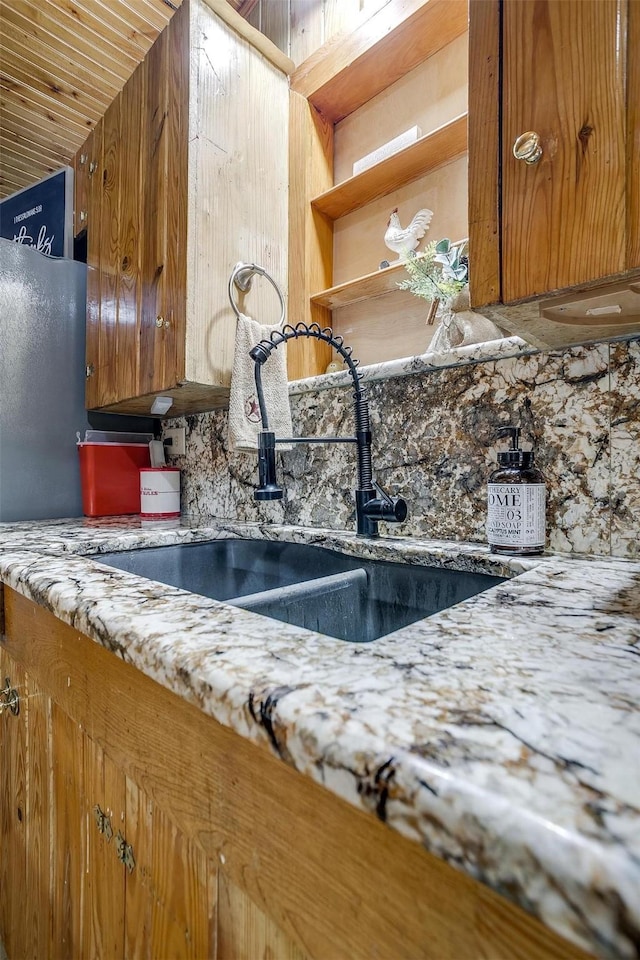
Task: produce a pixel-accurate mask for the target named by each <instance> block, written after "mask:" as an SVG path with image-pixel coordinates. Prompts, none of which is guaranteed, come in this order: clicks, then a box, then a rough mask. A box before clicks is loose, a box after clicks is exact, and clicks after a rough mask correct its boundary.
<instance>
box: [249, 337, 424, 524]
mask: <svg viewBox="0 0 640 960" xmlns="http://www.w3.org/2000/svg"><path fill="white" fill-rule="evenodd" d="M297 337H313V338H315V339H316V340H323V341H324V342H325V343H328V344H329V345H330V346H332V347H333V348H334V349H335V350H337V352H338V353H339V354H340V356H341V357H342V359H343V360H344V362H345V363H346V364H347V367H348V368H349V373H350V374H351V377H352V379H353V387H354V394H353V399H354V413H355V422H356V430H355V436H354V437H276V436H275V434H274V433H273V432H272V431H271V430H269V419H268V415H267V410H266V405H265V401H264V393H263V389H262V372H261V370H262V365H263V364H264V363H266V362H267V360H268V359H269V357H270V356H271V353H272V352H273V350H275V349H277V347H279V346H280V344H282V343H285V342H286V341H287V340H291V339H294V338H297ZM249 356H250V357H251V359H252V360H253V361H254V363H255V379H256V393H257V395H258V404H259V406H260V416H261V418H262V427H263V429H262V430H261V431H260V433H259V435H258V476H259V486H258V487H257V489H256V490H255V492H254V497H255V499H256V500H281V499H282V487H280V486H278V483H277V480H276V458H275V451H276V443H355V444H356V445H357V455H358V488H357V490H356V491H355V499H356V529H357V533H358V534H359V535H360V536H364V537H377V536H378V521H379V520H386V521H387V522H392V523H402V521H403V520H405V519H406V516H407V504H406V501H404V500H403V499H402V498H401V497H390V496H388V495H387V494H386V493H385V492H384V490H382V489H381V488H380V487H379V486H378V485H377V484H376V483H375V481H374V480H373V473H372V466H371V427H370V424H369V402H368V400H367V397H366V394H365V392H364V390H363V389H362V388H361V386H360V374H359V373H358V371H357V369H356V368H357V365H358V361H357V360H353V359H352V357H351V347H345V346H344V342H343V340H342V337H340V336H334V333H333V330H332V329H331V327H325V328H324V329H321V328H320V326H319V325H318V324H317V323H312V324H311V325H310V326H307V325H306V323H298V324H296V326H295V327H293V326H291V325H290V324H286V325H285V326H284V327H283V328H282V330H275V331H274V332H273V333H272V334H271V336H270V339H269V340H261V341H260V342H259V343H257V344H256V346H255V347H254V348H253V349H252V350H250V351H249Z"/></svg>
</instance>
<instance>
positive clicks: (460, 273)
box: [398, 238, 469, 302]
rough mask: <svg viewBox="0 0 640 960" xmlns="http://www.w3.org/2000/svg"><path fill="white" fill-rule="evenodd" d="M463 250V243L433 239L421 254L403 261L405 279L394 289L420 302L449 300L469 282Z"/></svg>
mask: <svg viewBox="0 0 640 960" xmlns="http://www.w3.org/2000/svg"><path fill="white" fill-rule="evenodd" d="M465 251H466V243H462V244H460V243H457V244H453V243H451V241H450V240H448V239H447V238H445V239H443V240H438V241H435V240H433V241H432V242H431V243H429V244H428V245H427V246H426V247H425V249H424V250H423V251H422V253H418V254H414V255H413V256H410V257H408V258H407V259H406V260H405V264H404V266H405V269H406V271H407V273H408V274H409V276H408V278H407V279H406V280H402V281H401V282H400V283H399V284H398V286H399V287H400V289H401V290H410V291H411V293H413V294H414V295H415V296H416V297H422V298H423V299H424V300H434V299H435V298H436V297H438V298H439V299H440V300H444V301H445V302H446V301H450V300H452V299H453V297H455V295H456V294H457V293H459V292H460V291H461V290H464V288H465V287H466V285H467V283H468V280H469V259H468V257H467V256H466V252H465Z"/></svg>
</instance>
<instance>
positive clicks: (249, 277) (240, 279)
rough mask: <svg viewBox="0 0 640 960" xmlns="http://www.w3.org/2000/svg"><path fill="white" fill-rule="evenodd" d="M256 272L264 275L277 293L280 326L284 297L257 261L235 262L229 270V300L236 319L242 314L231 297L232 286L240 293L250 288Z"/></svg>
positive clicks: (283, 309)
mask: <svg viewBox="0 0 640 960" xmlns="http://www.w3.org/2000/svg"><path fill="white" fill-rule="evenodd" d="M255 273H257V274H258V275H259V276H261V277H264V278H265V280H268V281H269V283H270V284H271V286H272V287H273V289H274V290H275V292H276V293H277V294H278V300H279V301H280V326H282V325H283V323H284V314H285V308H284V297H283V295H282V290H281V289H280V287H279V286H278V284H277V283H276V282H275V280H274V279H273V277H272V276H271V274H270V273H267V271H266V270H265V269H264V267H259V266H258V264H257V263H236V265H235V267H234V268H233V270H232V271H231V276H230V277H229V300H230V301H231V306H232V307H233V312H234V313H235V315H236V317H237V318H238V320H239V319H240V317H241V316H242V314H241V313H240V310H239V308H238V304H237V303H236V301H235V300H234V298H233V288H234V286H236V287H237V288H238V290H240V291H241V292H242V293H246V292H247V290H250V289H251V284H252V282H253V275H254V274H255Z"/></svg>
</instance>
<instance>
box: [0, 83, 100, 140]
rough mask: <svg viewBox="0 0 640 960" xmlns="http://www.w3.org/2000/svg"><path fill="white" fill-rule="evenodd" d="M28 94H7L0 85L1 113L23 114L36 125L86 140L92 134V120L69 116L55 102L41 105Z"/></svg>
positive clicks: (75, 115)
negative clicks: (75, 135)
mask: <svg viewBox="0 0 640 960" xmlns="http://www.w3.org/2000/svg"><path fill="white" fill-rule="evenodd" d="M27 94H28V92H26V93H24V94H23V93H20V94H16V93H12V92H9V94H7V93H6V91H5V89H4V87H3V86H2V84H1V83H0V111H2V114H3V115H4V112H5V110H6V111H10V112H11V113H13V114H14V115H17V116H21V115H22V114H23V113H25V112H26V113H27V115H28V116H29V117H30V118H31V119H32V120H33V122H34V123H40V124H41V125H42V126H43V127H45V128H46V127H48V126H51V127H53V129H58V128H59V129H60V130H62V131H63V132H64V133H65V134H67V133H68V134H70V135H74V134H77V135H78V136H81V137H83V138H84V139H85V140H86V138H87V137H88V136H89V134H90V133H91V131H92V129H93V127H94V124H93V122H92V121H91V120H87V119H83V118H82V117H81V116H80V115H79V114H74V116H73V117H71V116H68V115H67V113H68V111H66V110H59V109H58V106H57V104H55V103H54V102H53V101H49V102H47V103H41V102H39V101H38V100H36V99H35V98H34V97H30V96H28V95H27Z"/></svg>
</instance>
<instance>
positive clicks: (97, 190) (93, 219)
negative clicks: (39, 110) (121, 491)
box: [85, 120, 103, 409]
mask: <svg viewBox="0 0 640 960" xmlns="http://www.w3.org/2000/svg"><path fill="white" fill-rule="evenodd" d="M102 126H103V121H102V120H100V122H99V123H97V124H96V126H95V128H94V131H93V135H92V137H91V140H90V146H91V150H90V151H89V153H88V157H89V161H88V162H89V170H88V174H87V176H88V185H87V327H86V332H87V344H86V360H87V380H86V391H85V403H86V406H87V408H88V409H91V408H92V407H97V406H99V401H100V296H101V290H100V218H101V213H102Z"/></svg>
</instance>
